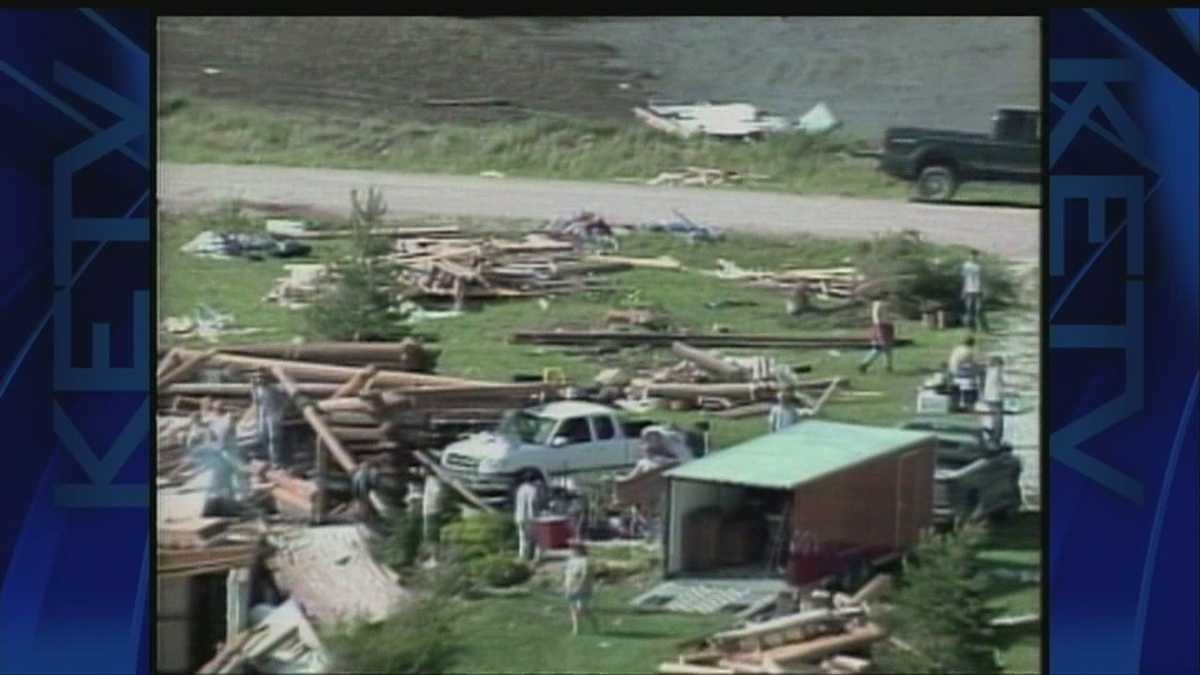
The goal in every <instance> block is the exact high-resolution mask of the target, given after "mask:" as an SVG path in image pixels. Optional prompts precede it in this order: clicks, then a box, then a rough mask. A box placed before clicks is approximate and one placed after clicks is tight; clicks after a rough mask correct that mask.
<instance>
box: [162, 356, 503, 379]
mask: <svg viewBox="0 0 1200 675" xmlns="http://www.w3.org/2000/svg"><path fill="white" fill-rule="evenodd" d="M196 353H197V352H195V351H192V350H184V349H180V355H181V356H184V357H185V358H186V357H187V356H189V355H194V354H196ZM211 360H212V362H213V363H214V364H217V365H222V366H230V367H233V368H240V369H244V370H262V369H264V368H265V369H268V370H269V369H271V368H274V367H276V366H279V367H282V368H283V369H284V370H285V371H286V372H287V373H288V374H289V375H291V376H292V377H299V378H302V379H304V380H308V381H313V382H336V383H339V384H341V383H343V382H345V381H346V380H348V379H350V378H351V377H354V375H355V373H357V372H359V371H360V370H361V369H360V368H356V367H352V366H331V365H327V364H321V363H307V362H304V361H289V360H287V359H272V358H266V357H255V356H241V355H238V354H226V353H223V352H216V353H214V354H213V356H212V357H211ZM376 378H377V381H378V383H379V384H380V385H381V386H388V387H412V386H416V387H433V386H443V387H449V386H453V387H466V386H470V387H488V386H492V385H493V383H491V382H476V381H474V380H464V379H460V378H457V377H444V376H441V375H425V374H422V373H408V372H402V371H396V370H381V371H379V373H378V375H377V376H376ZM160 386H161V385H160Z"/></svg>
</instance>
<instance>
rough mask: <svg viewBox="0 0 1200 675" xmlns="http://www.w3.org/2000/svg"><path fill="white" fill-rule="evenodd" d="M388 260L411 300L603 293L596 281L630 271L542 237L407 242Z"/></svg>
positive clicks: (564, 240)
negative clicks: (598, 291)
mask: <svg viewBox="0 0 1200 675" xmlns="http://www.w3.org/2000/svg"><path fill="white" fill-rule="evenodd" d="M387 259H388V260H389V261H390V262H392V263H395V264H396V265H397V266H398V268H399V270H400V271H399V273H398V277H397V281H398V282H399V283H400V284H401V286H402V287H404V288H405V289H406V290H405V292H404V295H405V296H406V297H408V298H409V299H417V298H442V299H450V300H454V301H457V302H461V301H464V300H469V299H497V298H528V297H542V296H547V295H560V294H565V293H577V292H579V291H584V290H591V289H597V288H602V287H603V285H604V283H603V281H602V280H599V279H596V278H595V277H596V275H598V274H601V273H606V272H613V271H620V270H624V269H628V268H629V267H630V265H629V264H628V263H627V262H625V261H609V260H604V259H596V258H594V257H593V258H588V259H585V256H584V255H583V254H582V252H581V251H580V250H579V244H578V242H577V241H574V240H572V239H571V237H569V236H567V235H563V237H561V238H556V237H554V236H549V235H547V234H542V233H537V234H530V235H526V236H525V237H524V238H523V239H520V240H516V241H513V240H503V239H494V238H486V239H485V238H470V239H461V238H460V239H406V240H401V241H398V242H397V243H396V250H395V251H394V252H393V253H392V254H391V255H389V256H387Z"/></svg>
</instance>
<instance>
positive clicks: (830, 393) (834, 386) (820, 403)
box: [812, 377, 842, 415]
mask: <svg viewBox="0 0 1200 675" xmlns="http://www.w3.org/2000/svg"><path fill="white" fill-rule="evenodd" d="M841 383H842V379H841V378H840V377H838V378H834V380H833V381H832V382H830V383H829V387H828V388H827V389H825V393H823V394H821V398H819V399H817V403H816V405H815V406H813V411H812V413H813V414H814V415H816V414H817V413H819V412H821V408H822V407H824V405H825V402H826V401H828V400H829V397H830V396H833V391H834V390H835V389H837V388H838V385H839V384H841Z"/></svg>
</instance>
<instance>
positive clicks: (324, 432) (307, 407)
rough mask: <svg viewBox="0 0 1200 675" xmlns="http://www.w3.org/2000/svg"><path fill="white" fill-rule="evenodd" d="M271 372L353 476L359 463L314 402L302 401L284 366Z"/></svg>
mask: <svg viewBox="0 0 1200 675" xmlns="http://www.w3.org/2000/svg"><path fill="white" fill-rule="evenodd" d="M271 372H272V373H274V375H275V379H277V380H279V383H280V384H281V385H283V388H284V390H285V391H287V394H288V397H289V398H291V399H292V403H294V404H296V407H298V408H301V412H302V413H303V414H304V419H306V420H308V424H309V426H311V427H312V428H313V431H315V432H317V436H318V437H320V439H321V440H322V441H323V442H324V443H325V445H326V446H328V448H329V451H330V452H332V453H333V457H334V459H336V460H337V463H338V464H340V465H341V467H342V468H343V469H345V471H346V473H350V474H353V473H354V471H355V470H356V469H358V463H357V462H355V461H354V458H353V457H351V456H350V453H348V452H346V449H345V448H343V447H342V442H341V441H340V440H338V437H337V436H335V435H334V434H333V432H332V431H330V430H329V427H328V426H326V424H325V420H323V419H321V414H320V413H318V412H317V409H316V407H315V406H314V405H313V404H312V402H311V401H308V402H304V401H303V400H302V398H301V396H300V392H299V390H298V388H297V387H296V382H295V381H294V380H292V378H291V377H289V376H288V374H287V371H285V370H284V369H283V366H278V365H277V366H274V367H272V368H271Z"/></svg>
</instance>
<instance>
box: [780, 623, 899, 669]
mask: <svg viewBox="0 0 1200 675" xmlns="http://www.w3.org/2000/svg"><path fill="white" fill-rule="evenodd" d="M886 637H887V633H886V632H885V631H884V630H883V629H882V628H880V627H879V626H878V625H876V624H874V623H867V624H865V625H863V626H861V627H858V628H852V629H850V630H849V631H847V632H846V633H844V634H842V635H830V636H825V637H819V638H817V639H815V640H808V641H806V642H801V643H799V644H794V645H786V646H783V647H776V648H774V649H769V650H766V651H765V652H763V657H764V658H769V659H771V660H772V661H774V662H775V663H778V664H780V665H781V666H783V667H785V668H787V667H790V666H791V665H793V664H798V663H804V662H805V661H812V660H815V659H820V658H823V657H826V656H830V655H833V654H837V653H838V652H841V651H854V650H858V649H862V648H864V647H867V646H869V645H871V644H873V643H875V642H878V641H880V640H883V639H884V638H886Z"/></svg>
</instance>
